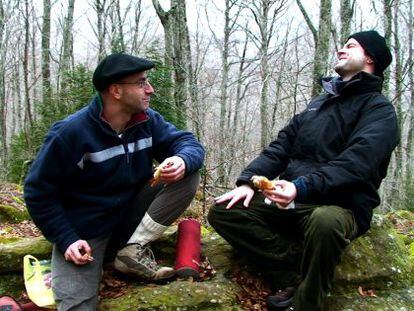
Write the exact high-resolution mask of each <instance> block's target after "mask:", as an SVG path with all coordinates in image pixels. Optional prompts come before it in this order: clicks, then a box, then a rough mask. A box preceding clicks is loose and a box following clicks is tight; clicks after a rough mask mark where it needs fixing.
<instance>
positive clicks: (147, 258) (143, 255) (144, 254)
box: [137, 245, 158, 270]
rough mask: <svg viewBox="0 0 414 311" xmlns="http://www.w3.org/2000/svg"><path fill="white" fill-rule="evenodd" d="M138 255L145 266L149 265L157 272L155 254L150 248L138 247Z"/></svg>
mask: <svg viewBox="0 0 414 311" xmlns="http://www.w3.org/2000/svg"><path fill="white" fill-rule="evenodd" d="M137 255H138V258H139V259H140V261H141V262H142V263H143V264H145V265H148V266H149V267H150V268H151V269H153V270H157V268H158V264H157V262H156V261H155V256H154V253H153V252H152V250H151V249H150V248H149V247H142V246H140V245H138V246H137Z"/></svg>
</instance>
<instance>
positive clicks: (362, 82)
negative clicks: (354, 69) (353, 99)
mask: <svg viewBox="0 0 414 311" xmlns="http://www.w3.org/2000/svg"><path fill="white" fill-rule="evenodd" d="M382 82H383V80H382V78H380V77H378V76H376V75H373V74H369V73H367V72H365V71H361V72H359V73H358V74H356V75H355V76H353V77H352V79H351V80H349V81H347V82H344V81H342V79H341V78H340V77H326V78H323V79H322V87H323V89H324V90H325V92H327V93H329V94H332V95H344V96H345V95H358V94H363V93H372V92H378V93H380V92H381V90H382ZM341 83H342V84H344V85H342V86H340V84H341ZM338 86H339V87H338Z"/></svg>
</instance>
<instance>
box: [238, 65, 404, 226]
mask: <svg viewBox="0 0 414 311" xmlns="http://www.w3.org/2000/svg"><path fill="white" fill-rule="evenodd" d="M331 82H333V80H332V79H326V80H325V83H324V88H325V90H326V91H327V93H326V94H324V95H321V96H318V97H316V98H314V99H313V100H312V101H311V102H310V104H309V105H308V107H307V109H305V110H304V111H303V112H302V113H300V114H298V115H295V116H294V117H293V119H292V120H291V121H290V123H289V124H288V125H287V126H286V127H285V128H283V129H282V130H281V131H280V132H279V135H278V137H277V139H276V140H275V141H273V142H272V143H271V144H270V145H269V147H267V148H266V149H265V150H264V151H263V152H262V153H261V155H260V156H259V157H257V158H256V159H255V160H253V162H251V163H250V164H249V166H248V167H247V168H246V169H245V170H244V171H243V172H242V174H241V175H240V177H239V178H238V180H237V184H238V185H240V184H243V183H247V182H249V180H250V177H251V176H252V175H264V176H267V177H269V178H272V179H273V178H275V177H277V176H279V175H280V179H286V180H289V181H293V182H294V183H295V186H296V188H297V191H298V195H297V197H296V199H295V201H296V202H298V203H307V204H321V205H338V206H342V207H344V208H347V209H351V210H352V211H353V212H354V215H355V219H356V222H357V224H358V227H359V233H360V234H362V233H363V232H365V231H366V230H368V229H369V227H370V221H371V218H372V209H373V208H375V207H376V206H378V205H379V203H380V198H379V195H378V193H377V189H378V187H379V186H380V183H381V181H382V179H383V178H384V177H385V176H386V173H387V167H388V164H389V161H390V157H391V153H392V151H393V150H394V148H395V147H396V146H397V144H398V141H399V131H398V125H397V117H396V114H395V110H394V107H393V106H392V105H391V103H390V102H389V101H388V100H387V98H386V97H384V96H383V95H382V94H381V89H382V79H381V78H379V77H376V76H374V75H370V74H368V73H365V72H361V73H359V74H358V75H356V76H355V77H353V79H351V80H350V81H349V82H348V83H346V84H345V86H343V87H342V88H341V89H340V91H339V92H338V93H337V92H335V87H334V86H335V84H334V83H331ZM336 93H337V94H336Z"/></svg>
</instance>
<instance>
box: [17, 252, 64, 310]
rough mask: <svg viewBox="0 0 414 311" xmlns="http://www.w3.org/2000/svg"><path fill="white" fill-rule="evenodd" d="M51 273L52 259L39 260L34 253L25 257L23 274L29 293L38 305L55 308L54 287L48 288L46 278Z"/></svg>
mask: <svg viewBox="0 0 414 311" xmlns="http://www.w3.org/2000/svg"><path fill="white" fill-rule="evenodd" d="M49 273H51V266H50V260H42V261H39V260H38V259H37V258H36V257H33V256H32V255H26V256H24V258H23V276H24V284H25V286H26V291H27V295H28V296H29V298H30V300H31V301H33V302H34V303H35V304H36V305H37V306H39V307H44V308H51V309H54V308H55V307H56V306H55V300H54V298H53V292H52V288H51V287H50V288H48V287H47V286H46V284H45V281H44V278H45V277H46V276H47V274H49Z"/></svg>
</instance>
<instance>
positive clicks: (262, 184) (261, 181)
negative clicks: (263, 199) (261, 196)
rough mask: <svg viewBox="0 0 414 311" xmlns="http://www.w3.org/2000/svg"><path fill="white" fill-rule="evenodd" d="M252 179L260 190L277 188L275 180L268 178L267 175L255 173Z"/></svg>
mask: <svg viewBox="0 0 414 311" xmlns="http://www.w3.org/2000/svg"><path fill="white" fill-rule="evenodd" d="M250 180H251V181H252V182H253V185H254V186H255V187H256V188H257V189H260V190H271V189H275V184H274V183H273V181H271V180H269V179H267V178H266V177H265V176H257V175H254V176H252V178H250Z"/></svg>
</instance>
